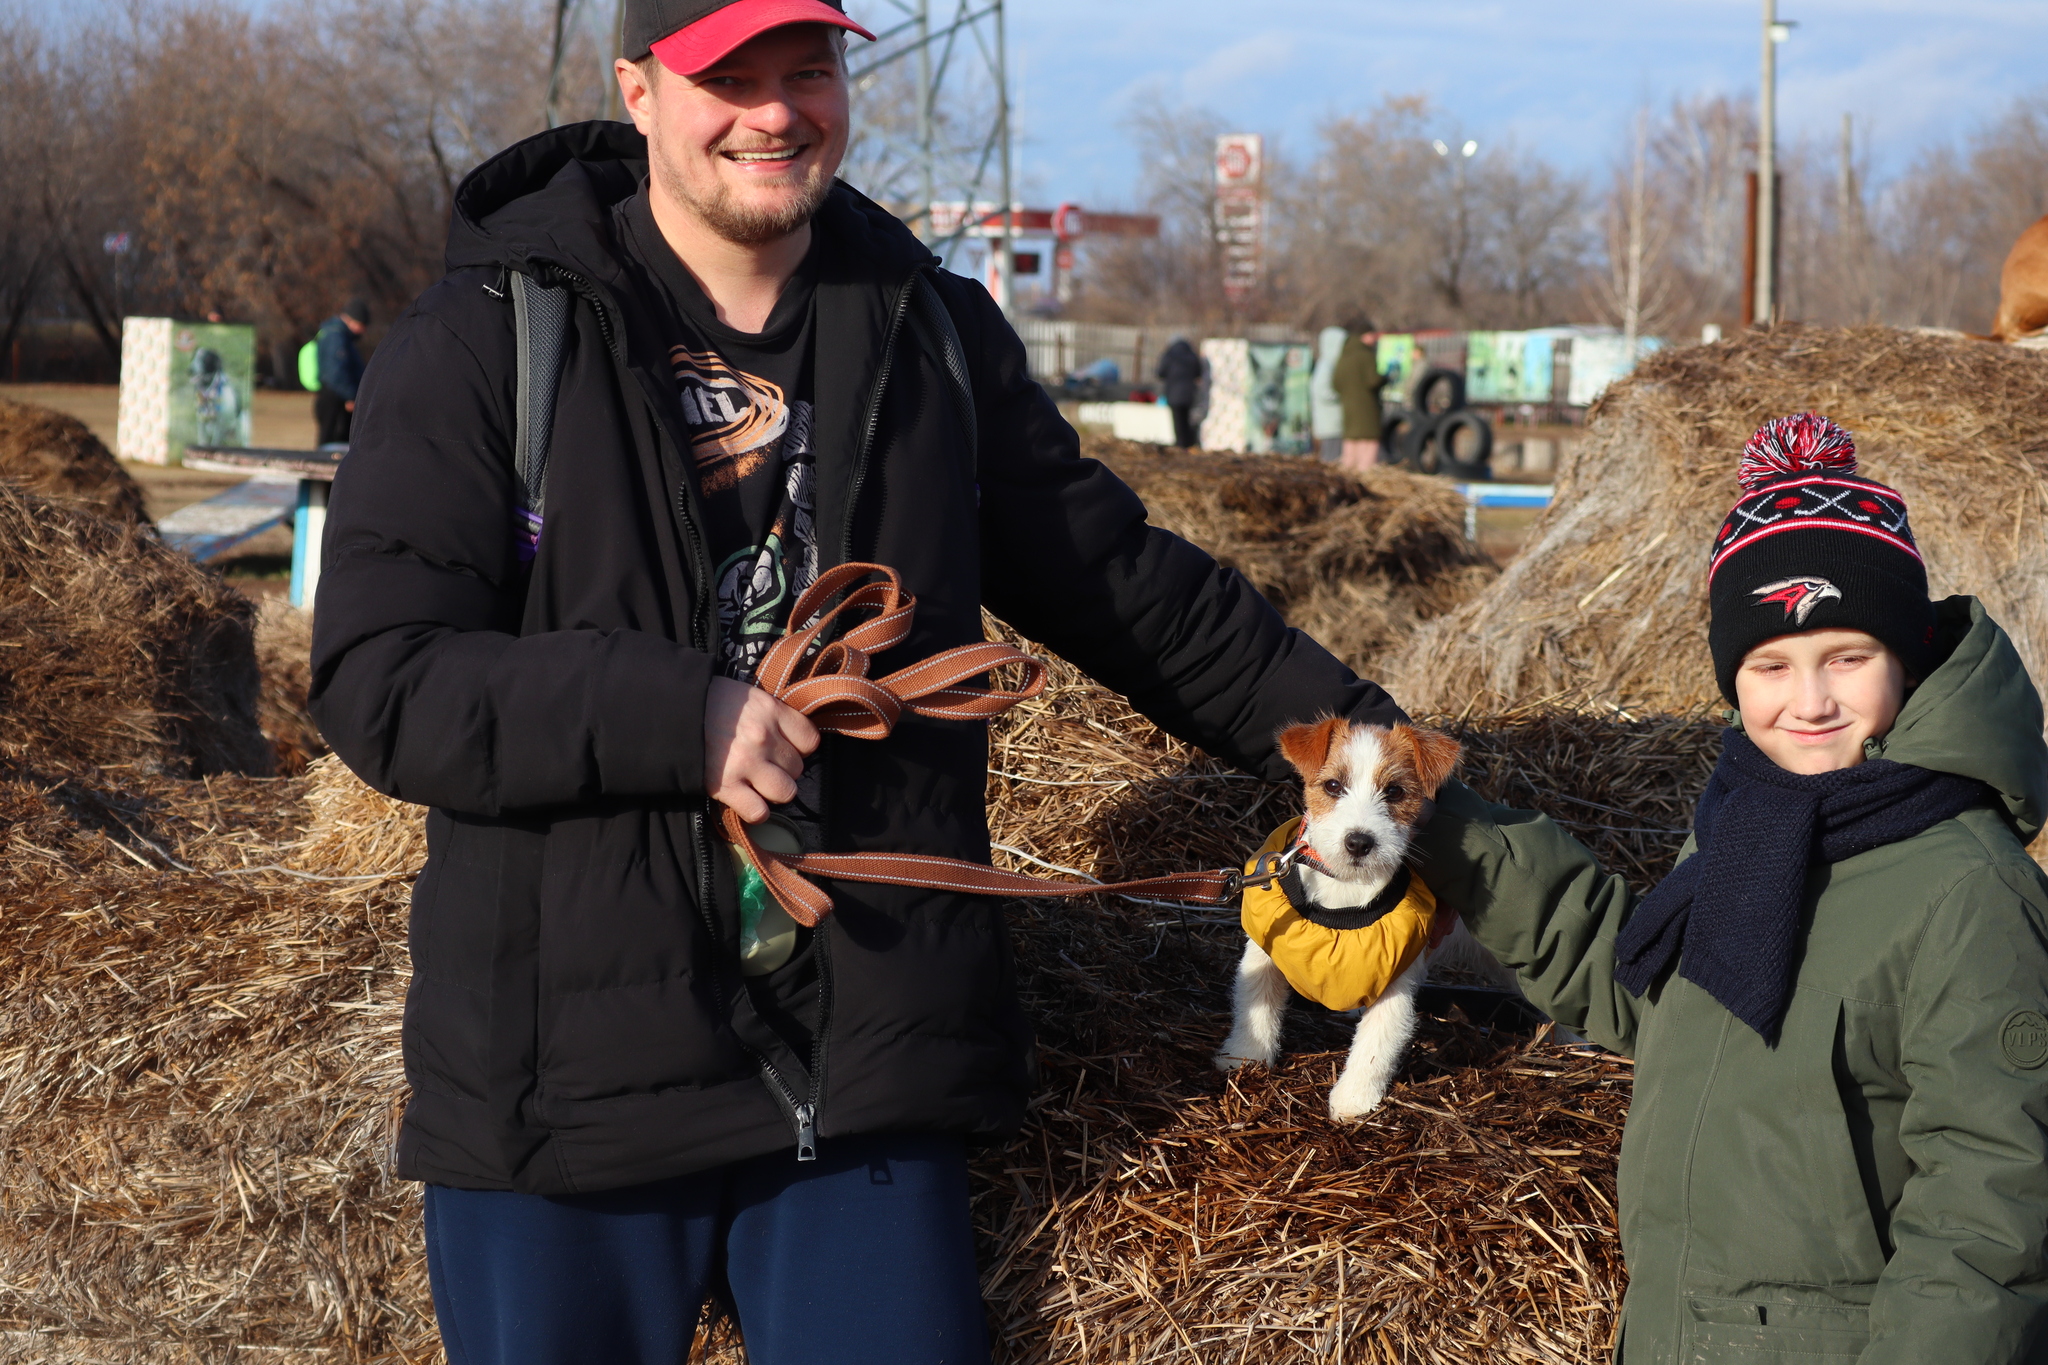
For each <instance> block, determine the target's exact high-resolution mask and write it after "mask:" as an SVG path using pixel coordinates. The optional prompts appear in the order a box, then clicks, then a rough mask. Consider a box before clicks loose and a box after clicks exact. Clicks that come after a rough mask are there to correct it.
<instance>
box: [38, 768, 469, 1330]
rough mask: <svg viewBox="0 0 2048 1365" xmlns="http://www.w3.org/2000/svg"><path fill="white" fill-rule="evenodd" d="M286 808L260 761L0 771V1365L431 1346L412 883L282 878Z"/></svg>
mask: <svg viewBox="0 0 2048 1365" xmlns="http://www.w3.org/2000/svg"><path fill="white" fill-rule="evenodd" d="M305 818H306V811H305V808H304V803H303V800H302V791H301V786H300V784H296V783H285V782H279V781H275V780H261V779H248V778H233V777H226V778H213V779H211V780H208V781H176V780H171V779H165V778H138V777H136V776H135V775H134V774H133V773H132V772H131V773H126V774H122V775H120V785H119V787H111V786H107V785H103V783H102V782H101V781H100V780H97V779H90V778H85V777H74V778H72V779H69V780H67V781H65V782H63V783H60V784H51V783H47V782H27V781H22V780H18V779H9V780H5V781H0V820H4V824H5V827H6V829H7V839H8V843H7V848H6V854H5V857H6V866H7V869H8V874H9V875H8V887H7V892H8V905H9V920H10V933H9V935H8V937H7V941H6V944H5V947H4V948H0V1032H4V1036H5V1037H7V1038H8V1039H9V1046H8V1048H7V1050H6V1051H5V1052H4V1053H0V1096H4V1102H0V1149H4V1150H5V1152H6V1153H7V1156H6V1160H5V1161H4V1163H0V1208H4V1209H5V1214H6V1216H5V1218H4V1219H0V1286H4V1287H0V1359H20V1360H35V1361H79V1362H84V1361H94V1362H107V1361H121V1362H128V1361H136V1362H141V1361H149V1362H159V1361H161V1362H173V1361H176V1362H185V1361H192V1362H199V1361H214V1360H220V1359H224V1358H230V1357H228V1356H224V1355H223V1354H222V1353H223V1351H224V1350H226V1349H227V1348H229V1347H230V1346H235V1347H244V1348H254V1349H255V1350H260V1351H261V1352H262V1353H261V1354H254V1353H253V1351H252V1352H251V1353H249V1354H244V1355H234V1356H232V1357H231V1358H236V1359H262V1360H283V1361H307V1362H310V1361H316V1360H355V1359H372V1358H383V1359H391V1360H396V1359H399V1358H400V1357H399V1356H397V1355H395V1354H391V1353H392V1352H394V1351H396V1350H399V1349H405V1350H409V1351H410V1352H411V1353H412V1357H411V1358H413V1359H416V1360H418V1359H425V1358H426V1351H427V1350H428V1348H429V1347H430V1345H431V1342H432V1325H431V1322H430V1321H429V1315H428V1313H427V1310H426V1307H425V1305H426V1292H425V1288H426V1282H425V1270H424V1265H423V1264H422V1261H421V1253H420V1247H419V1235H418V1228H417V1217H416V1208H417V1195H416V1192H415V1191H414V1190H413V1189H412V1187H409V1186H405V1185H401V1184H399V1183H398V1182H396V1181H393V1180H391V1179H390V1178H389V1176H388V1173H387V1169H386V1151H387V1149H388V1143H389V1136H390V1132H391V1125H392V1122H393V1120H394V1118H395V1115H396V1112H397V1111H396V1108H395V1106H396V1105H397V1103H398V1101H399V1099H400V1096H401V1085H402V1082H401V1077H400V1073H399V1065H398V1057H397V1052H396V1049H395V1047H394V1046H393V1044H394V1041H395V1035H396V1029H397V1021H398V1015H399V1011H400V1007H401V999H402V995H403V990H404V982H405V976H406V968H405V955H404V948H403V932H404V925H403V915H404V910H403V898H402V895H401V894H400V893H401V892H402V890H403V887H402V885H393V884H387V883H386V882H385V881H383V880H381V879H380V880H375V881H365V882H339V883H337V882H309V881H307V880H304V879H302V878H298V877H293V876H290V875H288V874H287V873H285V872H282V871H278V870H275V869H276V868H277V867H278V865H279V861H280V859H281V858H283V857H285V856H288V855H289V853H290V851H291V848H292V845H293V843H294V842H295V841H296V840H297V839H298V838H299V827H300V825H301V823H302V822H303V821H304V819H305ZM293 1348H303V1349H293Z"/></svg>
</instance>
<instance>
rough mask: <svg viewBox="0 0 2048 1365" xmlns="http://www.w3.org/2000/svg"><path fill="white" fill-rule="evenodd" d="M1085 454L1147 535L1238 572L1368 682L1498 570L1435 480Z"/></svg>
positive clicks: (1127, 452) (1135, 451)
mask: <svg viewBox="0 0 2048 1365" xmlns="http://www.w3.org/2000/svg"><path fill="white" fill-rule="evenodd" d="M1082 449H1083V452H1084V453H1086V454H1088V455H1090V456H1092V457H1094V458H1096V459H1099V460H1101V461H1102V462H1103V463H1104V464H1107V465H1108V466H1109V467H1110V468H1111V469H1113V470H1115V471H1116V473H1117V475H1118V477H1120V478H1122V479H1123V480H1124V482H1126V483H1128V484H1130V485H1131V487H1132V488H1133V489H1135V490H1136V491H1137V493H1138V495H1139V496H1140V497H1142V498H1143V499H1144V500H1145V507H1146V510H1147V511H1148V512H1149V513H1150V514H1151V520H1152V523H1153V524H1154V525H1156V526H1161V527H1164V528H1165V529H1167V530H1169V531H1172V532H1173V533H1174V534H1175V535H1178V536H1181V537H1182V538H1184V539H1187V540H1191V541H1193V542H1194V543H1195V544H1197V545H1200V546H1202V547H1203V548H1204V549H1206V550H1208V551H1209V552H1210V553H1211V554H1213V555H1215V556H1216V557H1217V558H1218V559H1219V560H1221V561H1222V562H1223V563H1225V564H1228V565H1230V566H1231V567H1233V568H1235V569H1237V570H1238V571H1239V572H1240V573H1242V574H1244V575H1245V577H1247V578H1249V579H1250V580H1251V581H1252V583H1253V584H1254V585H1255V586H1256V587H1257V588H1258V589H1259V591H1260V592H1262V593H1264V594H1265V595H1266V597H1267V598H1268V600H1270V601H1271V602H1272V603H1273V605H1274V606H1276V607H1278V608H1279V609H1280V612H1281V614H1282V615H1283V616H1285V617H1286V618H1287V621H1288V624H1290V625H1294V626H1298V627H1300V628H1301V629H1302V630H1305V631H1307V632H1308V633H1309V634H1310V635H1312V636H1314V637H1315V638H1316V639H1317V640H1319V641H1321V642H1322V644H1323V645H1324V646H1325V647H1326V648H1327V649H1329V650H1330V652H1331V653H1333V654H1335V655H1336V656H1337V657H1338V658H1340V659H1342V660H1344V661H1345V662H1346V663H1348V664H1350V665H1351V666H1352V667H1353V668H1355V669H1358V670H1359V671H1361V672H1364V673H1368V674H1369V673H1371V672H1372V671H1373V665H1374V663H1375V661H1376V660H1377V659H1378V658H1379V657H1380V656H1381V655H1382V654H1383V653H1384V652H1385V651H1387V650H1388V649H1390V648H1392V647H1393V646H1395V645H1398V644H1399V643H1400V642H1401V641H1402V640H1404V639H1405V638H1406V637H1407V635H1408V634H1409V632H1411V631H1412V630H1413V629H1414V628H1415V626H1416V625H1417V624H1418V623H1420V622H1423V621H1427V620H1430V619H1432V618H1434V617H1437V616H1441V615H1442V614H1443V613H1445V612H1447V611H1449V610H1451V609H1452V608H1454V607H1456V606H1458V605H1459V604H1461V603H1463V602H1465V601H1466V600H1467V599H1469V598H1471V597H1472V596H1473V595H1475V594H1476V593H1478V592H1480V591H1481V590H1483V589H1484V588H1485V587H1486V585H1487V584H1488V583H1490V582H1492V581H1493V578H1494V576H1495V574H1496V573H1497V572H1498V571H1497V570H1496V569H1495V567H1494V564H1493V561H1492V560H1490V559H1488V558H1487V557H1486V556H1485V555H1483V554H1481V553H1480V550H1479V547H1478V546H1477V545H1475V544H1473V543H1472V541H1470V540H1469V539H1467V538H1466V536H1465V503H1464V499H1462V498H1461V497H1459V496H1458V493H1457V491H1456V490H1455V489H1453V488H1452V487H1451V485H1450V484H1449V483H1447V482H1445V481H1444V480H1442V479H1431V478H1425V477H1423V476H1422V475H1419V474H1410V473H1408V472H1407V471H1405V470H1399V469H1392V468H1381V469H1372V470H1368V471H1366V472H1365V473H1364V474H1354V473H1351V472H1349V471H1346V470H1341V469H1338V468H1337V467H1335V466H1334V465H1327V464H1324V463H1322V462H1321V461H1320V460H1316V459H1311V458H1292V457H1288V456H1279V455H1214V454H1193V453H1186V452H1179V451H1172V450H1169V449H1167V448H1166V447H1164V446H1151V445H1141V444H1139V443H1137V442H1134V441H1118V440H1114V439H1111V438H1108V437H1089V438H1087V439H1085V440H1084V441H1083V443H1082Z"/></svg>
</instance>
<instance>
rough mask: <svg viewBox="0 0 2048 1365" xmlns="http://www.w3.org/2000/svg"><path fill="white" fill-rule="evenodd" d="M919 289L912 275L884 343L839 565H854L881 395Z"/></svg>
mask: <svg viewBox="0 0 2048 1365" xmlns="http://www.w3.org/2000/svg"><path fill="white" fill-rule="evenodd" d="M916 288H917V275H916V273H915V272H913V273H912V274H911V276H910V278H909V279H907V280H905V281H904V282H903V288H902V289H900V290H899V291H897V294H896V307H895V310H894V311H893V312H892V313H891V315H890V318H889V334H888V336H887V337H886V338H885V339H884V340H883V342H882V365H881V368H880V369H879V370H878V371H877V372H876V374H875V390H874V392H873V393H872V394H870V395H869V396H868V413H867V420H866V421H865V422H863V423H862V424H861V433H860V445H859V447H858V448H856V449H855V451H854V452H853V477H852V478H851V479H850V480H848V482H847V487H846V534H845V535H844V536H843V537H842V538H841V540H840V546H839V562H840V563H842V564H848V563H851V562H852V561H853V523H854V512H855V510H856V509H857V508H858V507H859V505H860V490H861V485H863V484H864V483H866V482H867V474H868V454H869V452H870V451H872V450H873V449H874V445H875V431H876V429H877V428H878V427H879V426H880V425H881V421H882V394H883V392H884V391H885V390H887V389H888V387H889V372H890V370H892V369H893V368H895V364H896V339H897V337H899V336H900V335H902V332H903V320H904V319H905V318H906V317H908V316H909V315H910V295H911V292H912V291H913V290H915V289H916Z"/></svg>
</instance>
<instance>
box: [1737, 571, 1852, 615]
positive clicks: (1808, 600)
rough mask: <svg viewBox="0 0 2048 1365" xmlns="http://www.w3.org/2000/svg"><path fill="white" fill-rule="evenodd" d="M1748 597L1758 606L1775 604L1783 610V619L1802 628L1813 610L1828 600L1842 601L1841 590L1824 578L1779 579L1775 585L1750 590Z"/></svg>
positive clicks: (1770, 584) (1765, 585) (1769, 584)
mask: <svg viewBox="0 0 2048 1365" xmlns="http://www.w3.org/2000/svg"><path fill="white" fill-rule="evenodd" d="M1749 595H1750V596H1751V597H1754V598H1756V599H1757V605H1758V606H1762V605H1764V603H1766V602H1776V603H1777V604H1778V605H1779V606H1781V607H1783V608H1784V609H1785V619H1786V620H1787V621H1790V622H1791V623H1792V624H1793V625H1795V626H1804V625H1805V624H1806V618H1807V617H1809V616H1811V615H1813V609H1814V608H1815V607H1817V606H1819V605H1820V604H1821V603H1822V602H1825V601H1826V600H1827V599H1828V598H1830V597H1832V598H1834V599H1835V600H1836V601H1837V602H1839V601H1841V600H1842V590H1841V589H1840V588H1838V587H1836V586H1835V585H1834V584H1832V583H1830V582H1828V581H1827V580H1826V579H1825V578H1781V579H1779V580H1778V581H1777V582H1776V583H1766V584H1764V585H1763V586H1762V587H1761V588H1752V589H1750V594H1749Z"/></svg>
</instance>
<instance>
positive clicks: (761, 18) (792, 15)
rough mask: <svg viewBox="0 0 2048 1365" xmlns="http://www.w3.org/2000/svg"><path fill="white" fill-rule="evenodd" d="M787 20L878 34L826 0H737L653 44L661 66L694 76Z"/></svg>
mask: <svg viewBox="0 0 2048 1365" xmlns="http://www.w3.org/2000/svg"><path fill="white" fill-rule="evenodd" d="M785 24H830V25H831V26H832V27H834V28H843V29H845V30H846V31H847V32H849V33H858V34H859V35H860V36H861V37H863V38H865V39H867V40H868V41H869V42H873V41H874V40H875V35H874V34H872V33H870V32H868V31H867V30H866V29H864V28H862V27H861V26H860V25H859V24H856V23H855V22H853V20H851V19H849V18H847V17H846V16H845V15H844V14H842V13H841V12H840V11H838V10H836V9H834V8H832V6H830V5H828V4H826V3H825V0H738V3H737V4H731V5H727V6H725V7H724V8H723V9H720V10H716V11H714V12H712V13H710V14H707V15H705V16H704V17H703V18H702V19H699V20H698V21H697V22H696V23H694V24H690V25H687V26H686V27H683V28H679V29H677V30H676V31H675V32H674V33H671V34H669V35H668V37H666V38H663V39H662V40H661V41H660V42H658V43H655V44H654V45H653V52H654V55H655V56H656V57H657V58H659V59H660V61H661V64H662V65H663V66H665V67H667V68H668V69H669V70H671V71H673V72H675V73H676V74H677V75H678V76H694V75H696V74H697V73H698V72H699V71H703V70H705V69H706V68H708V67H712V66H716V65H717V64H718V63H719V62H721V61H723V60H724V59H725V58H726V57H728V56H730V55H731V54H732V52H733V51H734V49H736V48H738V47H740V46H742V45H744V44H746V43H749V42H752V41H753V40H754V39H755V38H758V37H760V36H761V35H762V34H764V33H766V32H767V31H768V30H769V29H771V28H781V27H783V26H784V25H785Z"/></svg>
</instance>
